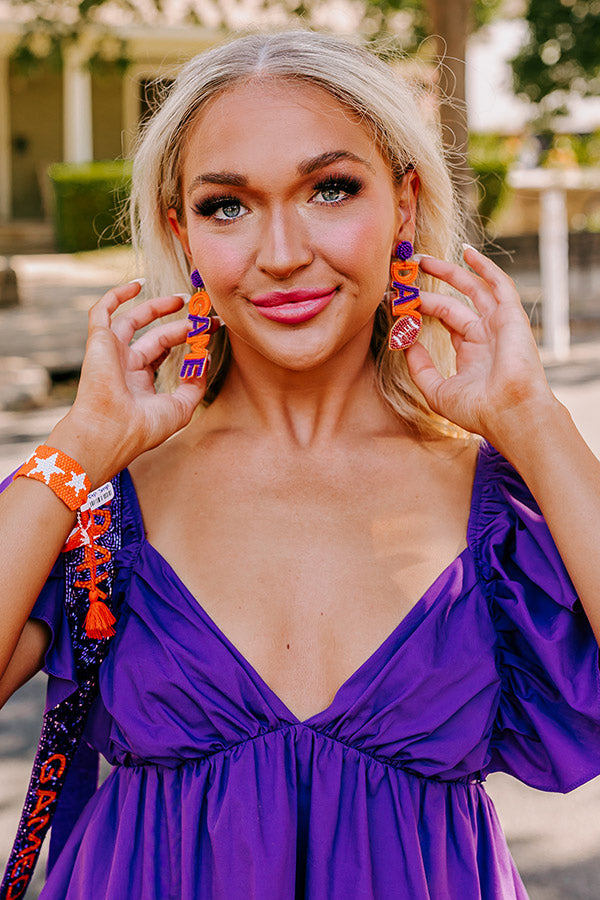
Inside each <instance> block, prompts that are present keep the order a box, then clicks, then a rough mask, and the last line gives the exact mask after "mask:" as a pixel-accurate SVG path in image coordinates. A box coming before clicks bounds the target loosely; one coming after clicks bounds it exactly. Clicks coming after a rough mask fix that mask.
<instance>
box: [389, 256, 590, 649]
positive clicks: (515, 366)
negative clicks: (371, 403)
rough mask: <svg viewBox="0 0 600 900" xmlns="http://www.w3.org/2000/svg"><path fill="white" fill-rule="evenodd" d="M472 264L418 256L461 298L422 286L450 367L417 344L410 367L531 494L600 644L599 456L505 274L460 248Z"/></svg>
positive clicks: (442, 407) (434, 400)
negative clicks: (448, 341) (453, 362)
mask: <svg viewBox="0 0 600 900" xmlns="http://www.w3.org/2000/svg"><path fill="white" fill-rule="evenodd" d="M465 259H466V261H467V263H468V264H469V265H470V266H471V268H472V269H474V272H475V273H476V274H474V273H473V272H469V271H467V270H466V269H463V268H461V267H460V266H457V265H454V264H453V263H448V262H445V261H442V260H438V259H435V258H433V257H422V261H421V265H422V267H423V269H424V270H425V271H426V272H428V273H430V274H432V275H434V276H435V277H437V278H440V279H441V280H443V281H446V282H447V283H448V284H450V285H452V286H453V287H455V288H456V289H457V290H459V291H461V292H462V293H463V294H465V295H466V296H467V297H469V298H470V299H471V300H472V301H473V304H474V306H475V310H472V309H470V308H469V307H468V306H466V304H464V303H462V302H461V301H460V300H459V299H457V298H455V297H451V296H442V295H440V294H431V293H425V292H423V293H422V295H421V296H422V309H423V312H424V313H425V314H426V315H430V316H434V317H436V318H438V319H440V321H441V322H443V324H444V325H445V326H446V328H447V329H448V330H449V332H450V335H451V337H452V342H453V344H454V348H455V350H456V354H457V372H456V374H455V375H453V376H451V377H450V378H447V379H444V378H443V377H442V376H441V375H440V373H439V372H438V371H437V370H436V368H435V366H434V365H433V363H432V361H431V358H430V357H429V354H428V353H427V351H426V350H425V348H424V347H423V346H422V345H421V344H415V345H413V347H411V348H410V349H409V350H408V351H407V352H406V356H407V363H408V366H409V370H410V374H411V376H412V378H413V380H414V381H415V383H416V384H417V386H418V387H419V388H420V390H421V391H422V393H423V394H424V396H425V397H426V399H427V401H428V403H429V405H430V406H431V407H432V409H434V410H435V411H436V412H438V413H440V414H441V415H443V416H445V417H446V418H448V419H450V420H451V421H453V422H455V423H456V424H457V425H460V426H461V427H463V428H466V429H467V430H468V431H472V432H474V433H476V434H480V435H482V436H483V437H484V438H486V439H487V440H489V442H490V443H491V444H492V445H493V446H494V447H495V448H496V449H497V450H499V451H500V453H502V455H503V456H504V457H505V458H506V459H507V460H508V461H509V462H510V463H512V465H514V467H515V468H516V469H517V471H518V472H519V474H520V475H521V477H522V478H523V479H524V481H525V482H526V483H527V486H528V487H529V489H530V491H531V493H532V494H533V496H534V497H535V499H536V501H537V503H538V505H539V507H540V509H541V511H542V514H543V516H544V518H545V520H546V523H547V525H548V528H549V529H550V532H551V534H552V537H553V538H554V541H555V543H556V546H557V548H558V551H559V553H560V554H561V557H562V559H563V562H564V564H565V566H566V568H567V570H568V572H569V575H570V576H571V580H572V581H573V584H574V586H575V589H576V591H577V593H578V595H579V598H580V600H581V603H582V605H583V607H584V609H585V611H586V614H587V616H588V619H589V621H590V624H591V626H592V628H593V630H594V634H595V635H596V639H597V640H598V642H599V643H600V551H599V549H598V535H599V534H600V462H599V461H598V460H597V459H596V457H595V456H594V454H593V453H592V451H591V450H590V448H589V447H588V446H587V444H586V443H585V441H584V440H583V438H582V437H581V435H580V434H579V432H578V431H577V428H576V427H575V425H574V423H573V420H572V419H571V416H570V414H569V412H568V410H567V409H566V408H565V407H564V406H563V405H562V404H561V403H560V402H559V400H558V399H557V398H556V397H555V396H554V394H553V393H552V391H551V389H550V387H549V385H548V382H547V380H546V377H545V374H544V370H543V367H542V364H541V361H540V357H539V354H538V352H537V348H536V345H535V341H534V338H533V335H532V333H531V329H530V327H529V322H528V320H527V316H526V315H525V312H524V310H523V307H522V305H521V301H520V298H519V296H518V293H517V290H516V288H515V285H514V283H513V281H512V280H511V279H510V278H509V277H508V276H507V275H506V274H505V273H504V272H503V271H502V270H501V269H500V268H499V267H498V266H497V265H495V263H493V262H492V261H491V260H489V259H487V257H485V256H484V255H483V254H481V253H479V252H478V251H476V250H474V249H473V248H471V247H467V248H466V250H465Z"/></svg>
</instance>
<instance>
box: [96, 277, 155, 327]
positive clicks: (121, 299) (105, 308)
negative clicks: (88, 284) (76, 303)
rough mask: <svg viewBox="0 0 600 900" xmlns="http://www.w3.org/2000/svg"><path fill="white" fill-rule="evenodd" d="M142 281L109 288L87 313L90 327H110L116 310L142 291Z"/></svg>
mask: <svg viewBox="0 0 600 900" xmlns="http://www.w3.org/2000/svg"><path fill="white" fill-rule="evenodd" d="M143 283H144V279H139V280H138V281H130V282H129V284H121V285H119V286H118V287H114V288H111V290H110V291H107V293H106V294H104V296H102V297H101V298H100V300H98V301H97V302H96V303H94V305H93V306H92V308H91V309H90V311H89V315H88V318H89V324H90V327H97V326H100V327H104V328H109V327H110V317H111V316H112V314H113V313H114V312H116V310H117V309H118V308H119V307H120V306H121V305H122V304H123V303H126V302H127V300H132V299H133V298H134V297H137V295H138V294H139V292H140V291H141V289H142V285H143Z"/></svg>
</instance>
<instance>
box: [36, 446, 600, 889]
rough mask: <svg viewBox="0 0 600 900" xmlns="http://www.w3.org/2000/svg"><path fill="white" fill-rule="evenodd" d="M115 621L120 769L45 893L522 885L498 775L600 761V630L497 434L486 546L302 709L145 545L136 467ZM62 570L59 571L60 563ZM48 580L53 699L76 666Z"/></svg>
mask: <svg viewBox="0 0 600 900" xmlns="http://www.w3.org/2000/svg"><path fill="white" fill-rule="evenodd" d="M121 487H122V496H123V519H124V533H123V546H122V549H121V550H120V551H119V552H118V554H117V558H116V561H117V565H118V574H117V577H116V581H115V592H116V595H117V596H119V597H120V602H121V611H120V617H119V621H118V626H117V628H118V632H117V636H116V637H115V638H114V640H113V642H112V645H111V649H110V651H109V655H108V657H107V659H106V660H105V662H104V663H103V665H102V669H101V675H100V696H99V698H98V700H97V701H96V704H95V706H94V707H93V709H92V714H91V717H90V720H89V722H88V726H87V737H88V740H89V743H90V744H91V745H92V746H94V747H96V748H97V749H98V750H99V751H101V752H102V754H104V756H105V757H106V758H107V759H108V760H109V762H110V763H112V764H113V765H114V767H115V768H114V769H113V771H112V772H111V774H110V775H109V777H108V778H107V780H106V781H105V782H104V783H103V784H102V785H101V787H100V788H99V790H98V791H97V792H96V793H95V794H94V796H93V797H92V799H91V800H90V801H89V802H88V804H87V805H86V807H85V809H84V811H83V813H82V815H81V817H80V818H79V820H78V822H77V824H76V826H75V828H74V830H73V832H72V833H71V835H70V838H69V840H68V842H67V844H66V846H65V848H64V850H63V852H62V854H61V855H60V857H59V859H58V861H57V863H56V865H55V866H54V868H53V870H52V872H51V874H50V877H49V879H48V881H47V884H46V886H45V888H44V890H43V891H42V894H41V900H76V898H77V900H83V898H85V900H89V898H93V900H291V898H310V900H358V898H364V900H464V898H468V900H476V898H485V900H496V898H497V900H499V898H502V900H509V898H525V897H526V896H527V895H526V892H525V889H524V887H523V885H522V882H521V880H520V878H519V875H518V874H517V872H516V870H515V867H514V864H513V861H512V859H511V856H510V854H509V851H508V848H507V845H506V841H505V838H504V835H503V833H502V830H501V828H500V825H499V823H498V819H497V816H496V812H495V810H494V807H493V805H492V802H491V800H490V799H489V797H488V796H487V794H486V791H485V786H484V782H485V778H486V775H487V774H488V773H489V772H496V771H502V772H508V773H509V774H511V775H514V776H515V777H516V778H519V779H520V780H521V781H524V782H526V783H527V784H529V785H532V786H533V787H536V788H540V789H541V790H547V791H569V790H571V789H573V788H575V787H577V786H578V785H580V784H582V783H584V782H585V781H588V780H589V779H591V778H593V777H594V776H596V775H598V774H599V773H600V683H599V681H600V679H599V669H598V647H597V645H596V642H595V640H594V638H593V635H592V632H591V629H590V627H589V624H588V622H587V619H586V617H585V616H584V614H583V612H582V610H581V607H580V604H579V602H578V600H577V598H576V596H575V593H574V590H573V587H572V585H571V582H570V580H569V577H568V575H567V573H566V571H565V569H564V566H563V564H562V561H561V559H560V557H559V555H558V552H557V550H556V548H555V546H554V543H553V541H552V539H551V537H550V535H549V532H548V530H547V527H546V525H545V523H544V521H543V519H542V517H541V515H540V513H539V510H538V509H537V507H536V505H535V502H534V501H533V499H532V498H531V495H530V493H529V491H528V490H527V488H526V487H525V485H524V484H523V482H522V480H521V479H520V477H519V476H518V475H517V474H516V473H515V471H514V469H512V467H511V466H510V465H509V464H508V463H507V462H506V461H505V460H504V459H503V458H502V457H500V456H499V455H498V454H497V453H496V451H494V450H493V449H491V448H490V447H489V446H487V445H483V446H482V448H481V450H480V453H479V460H478V465H477V471H476V476H475V483H474V491H473V499H472V508H471V515H470V520H469V528H468V547H467V549H465V550H464V551H463V552H462V553H461V554H460V555H459V556H458V557H457V558H456V559H455V560H454V562H452V563H451V564H450V565H449V566H448V567H447V569H445V571H444V572H442V573H441V574H440V576H439V577H438V578H437V580H436V581H435V582H434V584H432V585H431V587H430V588H429V589H428V590H427V591H426V593H425V594H424V595H423V597H421V599H420V600H419V601H418V602H417V604H416V605H415V606H414V607H413V608H412V609H411V610H410V612H409V613H408V615H407V616H406V617H405V618H404V619H403V620H402V621H401V622H400V623H399V624H398V625H397V627H396V628H395V629H394V631H393V632H392V633H391V634H390V635H389V637H387V638H386V640H385V641H384V642H383V643H382V644H381V645H380V646H379V647H378V649H377V650H375V652H374V653H373V654H372V655H371V656H370V657H369V658H368V659H367V660H366V661H365V662H364V663H363V664H362V665H361V666H360V668H359V669H358V670H357V671H356V672H354V674H353V675H351V676H350V678H348V680H347V681H345V682H344V684H343V685H342V686H341V687H340V689H339V690H338V692H337V694H336V695H335V697H334V699H333V701H332V703H331V704H330V706H328V707H327V709H325V710H323V711H322V712H320V713H317V714H316V715H313V716H311V717H310V718H309V719H306V720H304V721H300V720H299V719H297V718H296V717H295V716H294V715H293V714H292V713H291V712H290V710H289V709H287V707H286V706H285V704H284V703H283V702H282V700H281V699H280V698H279V697H277V696H276V695H275V694H274V693H273V691H272V690H271V689H270V688H269V687H268V685H267V684H266V683H265V682H264V681H263V680H262V678H261V677H260V676H259V675H258V674H257V672H256V671H255V670H254V669H253V667H252V666H251V665H250V664H249V663H248V661H247V660H246V659H245V658H244V657H243V656H242V655H241V654H240V652H239V651H238V650H237V649H236V648H235V647H234V646H233V645H232V643H231V642H230V641H229V640H228V639H227V637H226V636H225V635H224V634H223V633H222V632H221V631H220V629H219V628H218V627H217V626H216V625H215V623H214V622H213V621H212V619H211V618H210V616H208V615H207V613H206V612H205V611H204V610H203V608H202V606H201V605H200V604H199V603H198V601H197V600H196V598H194V597H193V596H191V594H190V592H189V591H188V590H187V589H186V587H185V586H184V585H183V583H182V582H181V581H180V579H179V578H178V577H177V575H176V574H175V572H174V571H173V570H172V569H171V567H170V566H169V565H168V563H167V562H166V561H165V560H164V559H163V558H162V557H161V555H160V554H159V553H158V552H157V551H156V550H155V549H154V548H153V547H152V546H151V545H150V544H149V543H148V542H147V541H146V539H145V537H144V531H143V526H142V520H141V516H140V510H139V507H138V504H137V500H136V496H135V492H134V489H133V485H132V482H131V479H130V477H129V474H128V473H127V472H124V473H123V474H122V475H121ZM55 576H56V573H55ZM62 592H63V586H62V584H61V581H60V578H59V577H51V578H50V579H49V580H48V583H47V585H46V588H45V589H44V591H43V592H42V594H41V595H40V598H39V600H38V601H37V604H36V607H35V609H34V611H33V613H32V615H34V616H36V617H38V618H41V619H44V620H45V621H47V622H48V623H49V624H50V626H51V628H52V630H53V634H54V637H53V643H52V646H51V648H50V650H49V651H48V654H47V657H46V666H45V670H46V671H47V672H48V674H49V675H50V685H49V691H50V701H51V702H54V701H56V700H59V699H61V698H63V697H64V696H66V695H68V693H69V691H70V689H71V688H72V685H73V681H72V678H73V662H72V657H71V650H70V643H69V640H68V634H67V633H66V629H65V622H64V618H63V615H64V614H63V612H62V605H61V604H62Z"/></svg>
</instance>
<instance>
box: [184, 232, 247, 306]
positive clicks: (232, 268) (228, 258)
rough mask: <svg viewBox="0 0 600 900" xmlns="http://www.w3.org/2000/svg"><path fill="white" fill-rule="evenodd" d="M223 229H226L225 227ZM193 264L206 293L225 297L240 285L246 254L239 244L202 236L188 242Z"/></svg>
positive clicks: (245, 267) (218, 237) (244, 268)
mask: <svg viewBox="0 0 600 900" xmlns="http://www.w3.org/2000/svg"><path fill="white" fill-rule="evenodd" d="M225 227H226V226H225ZM190 248H191V251H192V258H193V260H194V265H196V266H197V268H198V271H199V272H200V274H201V275H202V278H203V279H204V281H205V282H206V285H207V288H209V293H210V294H211V295H213V294H214V296H215V297H216V298H217V297H225V296H227V294H229V293H230V292H231V290H232V289H233V288H235V286H236V285H237V284H238V283H239V280H240V278H241V277H242V275H243V273H244V271H245V270H246V269H247V266H248V254H247V251H246V250H245V249H244V246H243V244H242V243H241V242H240V241H234V240H223V238H221V237H220V236H218V235H217V236H216V237H213V236H212V235H210V236H209V237H207V236H206V234H203V235H202V236H201V238H200V237H199V236H198V237H197V238H196V240H194V236H193V235H192V236H191V239H190Z"/></svg>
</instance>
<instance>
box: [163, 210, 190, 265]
mask: <svg viewBox="0 0 600 900" xmlns="http://www.w3.org/2000/svg"><path fill="white" fill-rule="evenodd" d="M167 220H168V222H169V226H170V228H171V231H172V232H173V234H174V235H175V237H176V238H177V240H178V241H179V243H180V244H181V246H182V247H183V252H184V253H185V255H186V256H187V258H188V260H189V261H190V262H192V252H191V250H190V243H189V240H188V233H187V228H186V226H185V225H181V224H180V223H179V219H178V218H177V211H176V210H175V209H169V210H167Z"/></svg>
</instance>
